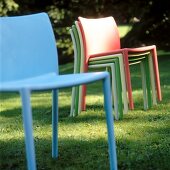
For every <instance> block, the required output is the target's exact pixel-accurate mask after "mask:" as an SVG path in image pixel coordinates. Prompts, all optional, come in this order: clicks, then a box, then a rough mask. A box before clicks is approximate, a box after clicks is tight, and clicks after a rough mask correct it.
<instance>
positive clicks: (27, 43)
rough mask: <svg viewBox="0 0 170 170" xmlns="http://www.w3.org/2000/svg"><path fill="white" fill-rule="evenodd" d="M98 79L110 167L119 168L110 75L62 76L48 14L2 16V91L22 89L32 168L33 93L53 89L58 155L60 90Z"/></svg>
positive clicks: (54, 144) (55, 151) (32, 167)
mask: <svg viewBox="0 0 170 170" xmlns="http://www.w3.org/2000/svg"><path fill="white" fill-rule="evenodd" d="M97 80H102V81H103V92H104V105H105V111H106V122H107V129H108V143H109V156H110V169H117V157H116V146H115V138H114V129H113V114H112V102H111V90H110V79H109V74H108V73H107V72H99V73H83V74H71V75H59V74H58V54H57V49H56V42H55V38H54V34H53V30H52V27H51V23H50V20H49V18H48V16H47V14H45V13H40V14H34V15H27V16H20V17H0V92H2V91H7V92H12V91H18V92H20V96H21V99H22V100H21V101H22V115H23V125H24V133H25V145H26V156H27V166H28V169H29V170H35V169H36V159H35V148H34V139H33V128H32V126H33V125H32V110H31V103H30V97H31V92H32V91H42V90H49V89H51V90H52V94H53V101H52V157H53V158H57V156H58V89H60V88H65V87H71V86H76V85H80V84H87V83H91V82H94V81H97Z"/></svg>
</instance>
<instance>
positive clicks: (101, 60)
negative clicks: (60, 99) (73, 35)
mask: <svg viewBox="0 0 170 170" xmlns="http://www.w3.org/2000/svg"><path fill="white" fill-rule="evenodd" d="M75 23H76V28H77V30H78V33H79V38H80V44H81V45H80V46H81V62H82V63H81V65H82V68H83V69H82V68H81V69H82V72H83V71H84V72H86V71H87V69H86V70H85V69H84V67H83V66H84V60H85V57H84V46H85V45H84V44H83V40H82V39H83V38H82V35H81V31H80V28H79V23H78V22H75ZM79 51H80V50H79ZM148 53H149V52H145V53H142V54H138V55H134V54H133V55H130V60H131V64H130V65H132V62H133V61H132V60H134V62H133V65H134V64H138V63H140V62H139V60H143V58H145V57H146V56H147V54H148ZM134 57H135V59H134ZM118 60H119V61H120V62H118V63H117V64H116V66H118V67H120V68H119V69H120V72H121V76H120V75H119V76H117V80H118V79H119V77H121V80H122V89H120V90H122V91H123V103H124V113H127V111H128V105H127V98H126V85H125V78H124V76H125V75H124V64H123V59H122V54H119V55H118V54H117V55H106V56H100V57H94V58H90V59H89V61H88V67H89V66H91V65H96V64H111V63H113V62H115V61H118ZM137 60H138V62H136V61H137ZM145 65H146V63H145ZM119 69H118V70H119ZM141 71H142V72H146V67H145V70H143V69H141ZM145 74H146V76H145V75H144V74H142V76H143V77H142V80H144V79H147V80H145V81H142V87H143V90H145V91H146V92H145V93H143V94H144V95H145V96H144V110H146V109H148V108H150V107H151V106H152V103H151V91H150V81H148V80H150V78H149V79H148V76H149V74H150V73H149V71H147V72H146V73H145ZM153 76H154V75H152V74H151V77H153ZM117 82H119V81H117ZM144 83H147V86H146V84H144ZM120 84H121V83H120ZM120 84H118V85H117V87H121V85H120ZM151 85H152V91H153V101H155V99H156V97H155V95H154V94H155V90H153V89H154V87H155V86H154V81H152V82H151ZM145 87H147V89H145ZM83 90H84V91H85V88H84V89H83ZM84 91H83V92H84ZM80 92H81V90H80ZM83 92H81V93H83ZM81 93H80V96H81V97H82V98H83V99H84V100H83V99H81V100H80V103H82V110H85V95H84V94H83V95H81ZM118 94H119V95H118V99H119V101H118V103H119V116H120V117H119V118H120V119H122V118H123V111H122V100H120V99H121V94H120V93H119V91H118ZM146 95H147V96H146ZM82 101H83V102H82Z"/></svg>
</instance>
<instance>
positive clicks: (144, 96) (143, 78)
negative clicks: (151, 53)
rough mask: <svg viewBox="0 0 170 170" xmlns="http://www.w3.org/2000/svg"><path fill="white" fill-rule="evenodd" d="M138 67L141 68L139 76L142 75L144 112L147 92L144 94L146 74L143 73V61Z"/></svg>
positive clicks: (146, 105) (146, 106)
mask: <svg viewBox="0 0 170 170" xmlns="http://www.w3.org/2000/svg"><path fill="white" fill-rule="evenodd" d="M140 66H141V75H142V88H143V103H144V110H147V109H148V99H147V92H146V72H145V68H144V63H143V61H142V62H141V63H140Z"/></svg>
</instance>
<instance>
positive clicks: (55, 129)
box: [52, 89, 58, 158]
mask: <svg viewBox="0 0 170 170" xmlns="http://www.w3.org/2000/svg"><path fill="white" fill-rule="evenodd" d="M52 95H53V96H52V100H53V101H52V157H53V158H57V157H58V90H56V89H53V91H52Z"/></svg>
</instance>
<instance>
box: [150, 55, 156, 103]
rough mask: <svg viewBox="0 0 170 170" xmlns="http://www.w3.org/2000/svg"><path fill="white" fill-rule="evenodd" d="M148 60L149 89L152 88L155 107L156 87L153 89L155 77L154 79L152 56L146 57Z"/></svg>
mask: <svg viewBox="0 0 170 170" xmlns="http://www.w3.org/2000/svg"><path fill="white" fill-rule="evenodd" d="M148 57H149V58H148V59H149V71H150V74H151V76H150V77H151V88H152V100H153V105H157V101H156V87H155V77H154V70H153V60H152V56H150V55H149V56H148Z"/></svg>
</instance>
